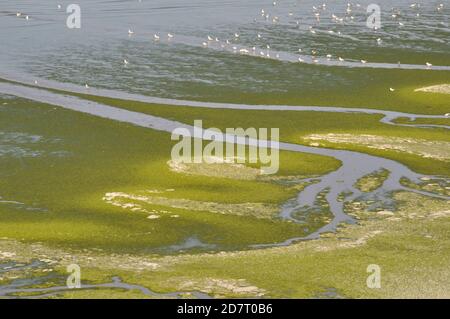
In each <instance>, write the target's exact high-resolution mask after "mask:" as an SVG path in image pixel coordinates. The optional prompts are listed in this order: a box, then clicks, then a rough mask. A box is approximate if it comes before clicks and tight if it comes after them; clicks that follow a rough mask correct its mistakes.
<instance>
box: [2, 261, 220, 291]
mask: <svg viewBox="0 0 450 319" xmlns="http://www.w3.org/2000/svg"><path fill="white" fill-rule="evenodd" d="M45 266H47V264H46V263H44V262H41V261H37V260H33V261H31V263H29V264H16V263H14V262H10V263H7V264H0V273H3V272H8V271H17V270H23V269H26V268H28V269H35V270H36V269H38V268H41V267H45ZM55 278H56V279H59V280H60V281H64V280H65V279H66V278H65V277H64V276H60V275H47V276H43V277H33V278H20V279H14V280H12V281H11V282H10V283H8V284H6V285H0V297H6V298H10V299H14V298H27V299H39V298H47V297H52V296H56V295H57V294H59V293H64V292H71V291H77V290H79V289H82V290H85V289H98V288H113V289H114V288H115V289H125V290H129V291H132V290H134V291H139V292H141V293H142V294H144V295H146V296H150V297H155V298H176V299H181V298H186V296H187V295H192V296H193V297H195V298H197V299H211V296H209V295H208V294H205V293H202V292H199V291H188V292H180V291H176V292H170V293H157V292H154V291H152V290H150V289H148V288H146V287H144V286H141V285H134V284H129V283H126V282H123V281H122V280H121V279H120V278H119V277H113V278H112V281H111V282H108V283H103V284H81V287H80V288H69V287H68V286H67V285H61V286H52V287H43V288H27V287H29V286H32V285H38V284H42V283H46V282H48V281H49V280H54V279H55ZM17 294H28V295H27V296H25V297H24V296H22V295H17ZM29 294H31V295H29Z"/></svg>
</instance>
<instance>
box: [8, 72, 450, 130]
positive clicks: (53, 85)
mask: <svg viewBox="0 0 450 319" xmlns="http://www.w3.org/2000/svg"><path fill="white" fill-rule="evenodd" d="M0 79H5V80H8V81H13V82H18V83H23V84H27V85H32V86H35V87H37V88H47V89H57V90H62V91H67V92H71V93H79V94H90V95H96V96H101V97H108V98H115V99H122V100H129V101H138V102H143V103H150V104H163V105H167V106H189V107H200V108H211V109H231V110H261V111H313V112H331V113H363V114H381V115H384V117H383V118H382V119H381V120H380V122H381V123H385V124H392V125H399V126H411V127H421V128H426V127H437V128H446V129H450V126H448V125H439V124H398V123H394V122H392V121H393V120H395V119H396V118H401V117H406V118H409V119H411V120H415V119H420V118H428V119H445V118H448V117H447V116H446V115H445V114H443V115H427V114H413V113H404V112H396V111H388V110H379V109H368V108H363V107H355V108H353V107H341V106H293V105H253V104H233V103H215V102H200V101H188V100H177V99H169V98H160V97H153V96H146V95H140V94H133V93H127V92H123V91H117V90H108V89H98V88H94V87H90V88H89V89H86V88H84V87H81V86H79V85H76V84H71V83H60V82H57V81H53V80H47V79H43V78H37V77H34V76H32V75H25V74H21V73H19V72H17V71H14V72H8V71H4V70H3V71H2V72H1V73H0Z"/></svg>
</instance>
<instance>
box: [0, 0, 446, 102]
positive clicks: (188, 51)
mask: <svg viewBox="0 0 450 319" xmlns="http://www.w3.org/2000/svg"><path fill="white" fill-rule="evenodd" d="M371 2H373V1H371ZM59 3H60V4H61V9H58V7H57V5H58V4H59ZM77 3H79V4H80V6H81V21H82V27H81V29H79V30H70V29H68V28H67V27H66V18H67V16H68V14H67V13H66V12H65V8H66V6H67V5H68V2H66V1H64V2H63V1H61V2H58V1H49V0H42V1H31V0H28V1H20V2H18V1H5V0H2V1H1V5H0V43H1V50H0V65H1V67H0V69H1V70H3V71H4V70H8V71H11V70H13V71H18V72H19V71H20V72H22V73H33V74H34V75H38V76H43V77H46V78H50V79H54V80H58V81H66V82H73V83H77V84H83V85H84V84H85V83H89V84H90V85H91V86H96V87H104V88H110V89H121V90H126V91H131V92H137V93H142V94H147V95H152V96H161V97H171V98H186V99H205V100H214V99H216V98H218V97H217V95H219V94H223V95H224V96H226V95H232V94H234V93H233V92H236V91H237V92H246V93H251V94H258V93H259V92H265V93H267V92H271V93H273V94H283V93H286V92H293V91H296V90H300V89H301V90H308V89H314V88H315V87H317V86H323V85H326V86H327V87H328V88H333V87H334V86H336V85H341V86H342V85H343V86H344V87H351V86H352V85H355V84H357V83H361V81H364V79H365V78H366V77H370V75H364V74H361V72H360V71H359V70H358V69H359V68H351V67H347V66H348V65H347V63H350V62H351V63H353V64H355V65H356V64H360V60H361V59H364V60H368V63H367V64H368V65H369V64H370V63H390V64H392V65H396V64H397V63H398V62H399V61H400V62H401V63H402V64H404V65H407V64H414V65H420V66H423V67H424V68H425V63H426V62H430V63H432V64H433V65H434V66H449V65H450V54H449V52H450V45H449V39H450V29H449V21H450V19H449V17H450V2H449V1H424V2H423V3H422V4H421V6H420V8H417V7H415V8H412V7H411V6H410V5H411V3H412V1H404V0H398V1H388V0H379V1H377V3H378V4H379V5H380V7H381V10H382V28H381V29H380V30H377V31H374V30H372V29H369V28H367V27H366V19H367V13H366V8H367V5H368V4H369V3H370V2H368V1H361V2H360V3H359V5H357V4H356V3H353V4H352V5H351V7H350V8H351V11H349V12H347V11H346V10H347V8H348V7H347V2H346V1H345V2H344V1H328V2H325V3H326V7H325V8H324V7H322V2H317V1H309V0H304V1H296V0H290V1H287V0H286V1H284V0H279V1H277V4H276V5H275V6H274V5H273V3H272V1H256V0H249V1H239V0H227V1H219V0H192V1H185V0H164V1H162V0H156V1H150V0H142V1H138V0H130V1H124V0H123V1H120V0H119V1H118V0H114V1H111V0H109V1H101V0H95V1H87V0H80V1H78V2H77ZM441 3H442V4H443V7H442V8H440V9H439V10H438V7H439V4H441ZM313 6H314V7H316V8H317V10H314V9H313ZM262 10H264V16H263V15H262ZM17 12H21V13H22V15H21V16H20V17H17V15H16V13H17ZM314 13H317V14H319V16H318V17H316V16H315V14H314ZM26 15H28V16H29V19H28V20H26V19H25V16H26ZM266 15H269V16H268V17H267V16H266ZM332 15H334V16H335V17H337V18H335V19H333V18H332ZM392 15H396V17H393V16H392ZM318 18H319V19H318ZM274 19H275V22H274ZM340 19H342V22H341V21H339V20H340ZM129 29H130V30H131V31H133V32H134V33H133V34H132V35H131V36H130V35H129V34H128V30H129ZM311 30H313V31H314V32H311ZM168 33H171V34H173V38H171V39H170V40H169V39H168V36H167V34H168ZM154 34H157V35H158V36H159V37H160V40H159V41H155V40H154ZM235 34H237V35H239V37H236V36H235ZM258 35H259V36H258ZM208 36H210V37H211V38H212V39H213V40H212V41H208V38H207V37H208ZM216 37H217V38H218V40H219V41H218V42H217V41H216ZM377 39H381V40H380V41H377ZM226 40H229V44H227V43H226ZM203 42H206V46H205V45H204V44H203ZM222 46H223V47H222ZM267 46H269V47H270V48H268V47H267ZM233 47H236V48H235V49H233ZM253 47H255V51H253V49H252V48H253ZM241 48H245V49H248V50H249V51H250V53H251V54H250V56H244V55H243V54H240V53H239V50H240V49H241ZM299 49H301V52H300V51H299ZM235 51H236V52H235ZM253 52H254V53H253ZM313 53H314V56H315V58H316V59H317V60H318V62H317V63H318V64H326V63H327V62H330V61H328V59H327V57H326V56H327V55H328V54H330V55H332V58H331V62H333V63H337V61H338V59H337V58H338V57H342V58H343V59H344V60H345V61H344V62H342V66H341V67H338V68H336V67H329V66H323V67H322V66H314V65H309V64H299V63H297V64H295V65H293V64H292V63H289V62H287V60H289V59H291V60H292V59H294V60H296V59H297V56H298V57H303V58H304V59H305V60H306V61H307V62H311V61H313V60H314V59H315V58H313V57H312V55H313ZM267 55H269V56H270V59H269V58H268V57H267ZM277 55H278V56H277ZM263 56H264V57H263ZM288 57H289V59H288ZM124 59H125V60H127V61H128V62H129V63H128V64H127V65H125V64H124V62H123V61H124ZM338 65H339V63H338ZM350 66H351V65H350ZM358 72H359V73H358ZM355 74H358V75H357V76H355Z"/></svg>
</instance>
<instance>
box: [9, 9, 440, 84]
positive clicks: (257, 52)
mask: <svg viewBox="0 0 450 319" xmlns="http://www.w3.org/2000/svg"><path fill="white" fill-rule="evenodd" d="M139 2H141V0H139ZM277 5H278V3H277V2H276V1H273V2H272V6H273V7H276V6H277ZM360 7H361V5H360V4H359V3H356V4H351V3H347V7H346V10H345V15H344V16H341V17H339V16H337V15H336V14H334V13H331V19H332V21H333V22H335V23H338V24H342V23H344V21H347V20H350V21H353V20H354V19H355V17H354V15H353V11H354V9H355V8H360ZM420 7H421V5H420V3H412V4H410V8H411V9H415V10H416V11H417V12H416V16H417V17H419V16H420V12H418V10H419V9H420ZM61 8H62V6H61V5H60V4H58V5H57V9H58V10H61ZM443 8H444V4H442V3H441V4H439V5H438V6H437V7H436V10H437V11H442V10H443ZM325 10H327V5H326V4H325V3H323V4H322V5H319V6H312V12H313V15H314V19H315V20H316V21H317V22H318V23H320V18H321V14H323V13H324V12H325ZM16 16H17V17H24V18H25V20H30V16H29V15H23V14H22V13H21V12H17V13H16ZM260 16H261V17H262V18H263V19H264V20H266V21H272V23H278V22H279V21H280V17H279V16H277V15H271V14H270V13H269V10H266V9H261V11H260ZM288 16H289V17H292V16H294V13H293V12H292V11H290V12H289V13H288ZM400 16H401V12H400V11H399V10H394V9H392V14H391V17H392V18H393V19H397V18H399V17H400ZM254 22H257V18H255V19H254ZM296 24H297V25H300V22H299V21H298V20H297V21H296ZM398 25H399V26H400V27H403V26H404V23H403V22H401V21H398ZM376 30H377V28H376V27H374V31H376ZM309 32H310V33H312V34H316V33H317V31H316V30H315V29H314V27H313V26H309ZM327 32H328V33H329V34H334V33H336V34H337V35H342V34H341V32H340V31H334V30H328V31H327ZM134 33H135V32H134V31H133V30H132V29H128V35H129V36H133V35H134ZM239 37H240V34H239V33H234V40H235V41H237V40H238V39H239ZM256 37H257V40H262V39H263V36H262V35H261V34H260V33H258V34H257V35H256ZM173 38H174V35H173V34H172V33H167V38H166V39H167V40H168V41H170V40H172V39H173ZM153 40H154V41H160V40H161V35H160V34H157V33H155V34H154V35H153ZM382 42H383V40H382V39H381V38H377V39H376V43H377V44H378V45H381V44H382ZM212 43H216V44H219V45H220V47H221V48H226V47H231V49H232V50H233V52H236V53H237V52H239V53H240V54H246V55H248V54H253V55H254V56H260V57H264V58H275V59H279V58H280V56H279V53H276V54H275V55H274V56H271V53H270V49H271V47H270V45H269V44H267V45H266V50H265V51H264V50H261V49H260V48H257V47H256V46H253V47H251V48H238V46H237V45H233V42H232V41H231V40H230V39H227V40H225V41H221V40H219V38H218V37H213V36H211V35H208V36H207V39H205V41H203V42H202V46H203V47H209V46H210V45H211V44H212ZM298 52H299V53H302V52H303V50H302V49H298ZM316 55H317V50H311V57H312V58H311V61H312V63H315V64H317V63H319V59H318V58H317V56H316ZM332 58H333V56H332V55H331V54H327V55H326V59H327V60H328V61H330V60H331V59H332ZM336 59H337V61H339V62H344V61H345V59H344V58H342V57H340V56H337V57H336ZM298 62H300V63H304V62H305V60H304V59H303V58H302V57H298ZM360 62H361V63H362V64H366V63H367V60H364V59H361V60H360ZM129 63H130V62H129V61H128V60H127V59H123V65H124V66H127V65H128V64H129ZM398 64H399V65H400V62H398ZM425 66H426V67H427V68H428V69H430V68H431V67H432V66H433V65H432V64H431V63H430V62H426V63H425ZM85 87H86V89H88V88H89V85H88V84H86V85H85ZM389 91H390V92H394V91H395V89H394V88H389Z"/></svg>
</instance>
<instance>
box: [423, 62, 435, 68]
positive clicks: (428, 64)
mask: <svg viewBox="0 0 450 319" xmlns="http://www.w3.org/2000/svg"><path fill="white" fill-rule="evenodd" d="M425 64H426V66H427V67H429V68H430V67H432V66H433V64H431V63H429V62H427V63H425Z"/></svg>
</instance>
